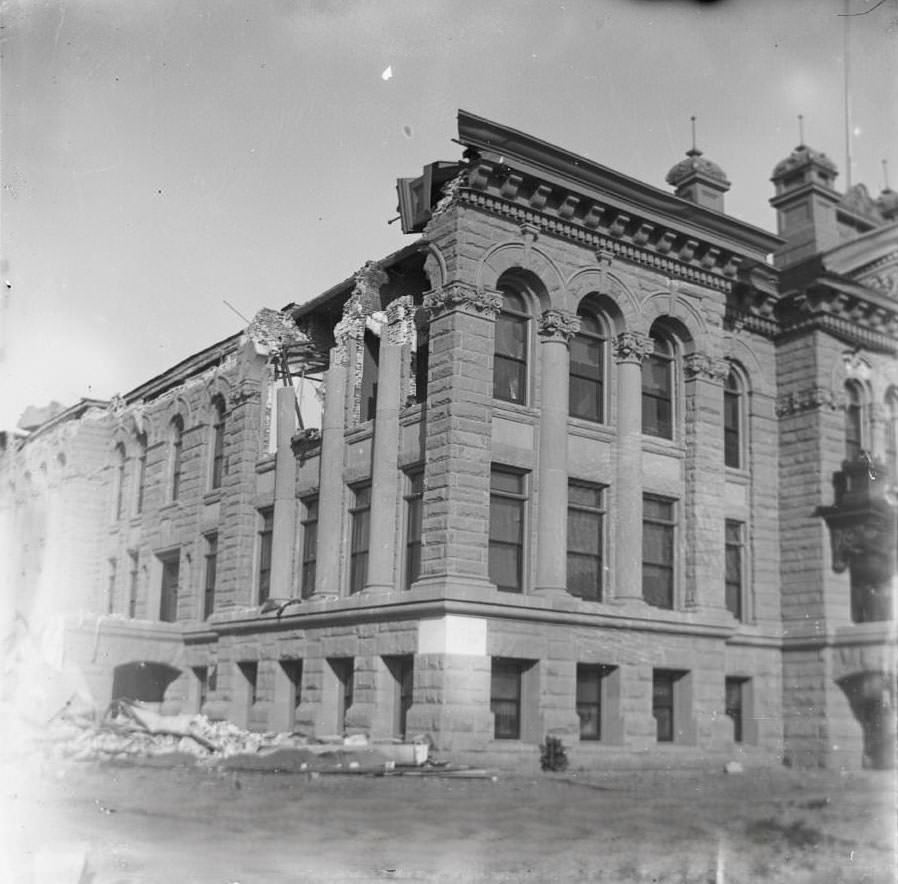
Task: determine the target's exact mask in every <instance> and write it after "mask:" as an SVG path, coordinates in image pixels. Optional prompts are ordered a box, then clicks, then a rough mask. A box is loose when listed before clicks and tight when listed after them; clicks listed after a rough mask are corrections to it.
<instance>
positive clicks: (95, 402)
mask: <svg viewBox="0 0 898 884" xmlns="http://www.w3.org/2000/svg"><path fill="white" fill-rule="evenodd" d="M108 406H109V400H108V399H87V398H82V399H79V400H78V401H77V402H76V403H75V404H74V405H70V406H69V407H68V408H65V409H63V410H62V411H60V412H59V414H55V415H53V417H51V418H50V419H49V420H46V421H44V422H43V423H42V424H40V425H39V426H37V427H35V428H34V429H33V430H32V431H31V432H28V431H27V430H23V431H22V432H23V435H24V438H25V439H33V438H34V437H35V436H38V435H40V434H42V433H44V432H46V431H48V430H51V429H52V428H53V427H55V426H56V425H57V424H61V423H64V422H65V421H67V420H72V419H74V418H79V417H81V415H83V414H84V412H85V411H87V409H88V408H107V407H108Z"/></svg>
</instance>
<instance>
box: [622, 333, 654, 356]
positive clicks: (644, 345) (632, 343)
mask: <svg viewBox="0 0 898 884" xmlns="http://www.w3.org/2000/svg"><path fill="white" fill-rule="evenodd" d="M654 350H655V344H654V343H653V342H652V339H651V338H650V337H649V336H648V335H645V334H643V333H642V332H635V331H625V332H621V333H620V334H619V335H618V336H617V337H616V338H615V339H614V358H615V359H616V360H617V361H618V362H635V363H637V364H639V363H641V362H642V361H643V360H644V359H645V358H646V356H651V355H652V353H653V352H654Z"/></svg>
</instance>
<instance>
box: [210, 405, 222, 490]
mask: <svg viewBox="0 0 898 884" xmlns="http://www.w3.org/2000/svg"><path fill="white" fill-rule="evenodd" d="M212 410H213V419H212V481H211V487H212V488H221V480H222V477H223V476H224V440H225V404H224V400H223V399H222V398H221V396H216V397H215V399H213V400H212Z"/></svg>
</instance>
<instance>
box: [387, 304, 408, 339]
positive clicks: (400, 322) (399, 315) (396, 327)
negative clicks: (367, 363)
mask: <svg viewBox="0 0 898 884" xmlns="http://www.w3.org/2000/svg"><path fill="white" fill-rule="evenodd" d="M386 314H387V341H389V343H391V344H396V345H402V344H412V343H414V341H415V303H414V301H413V300H412V297H411V295H403V296H402V297H399V298H396V300H394V301H390V303H389V304H387V309H386Z"/></svg>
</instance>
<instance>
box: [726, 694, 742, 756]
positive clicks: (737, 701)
mask: <svg viewBox="0 0 898 884" xmlns="http://www.w3.org/2000/svg"><path fill="white" fill-rule="evenodd" d="M743 684H744V682H743V680H742V679H739V678H728V679H727V680H726V714H727V715H728V716H729V717H730V718H731V719H732V721H733V740H734V742H736V743H741V742H742V698H743Z"/></svg>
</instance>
